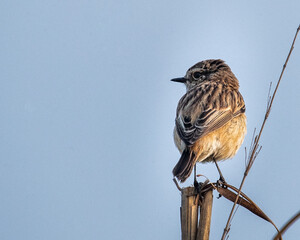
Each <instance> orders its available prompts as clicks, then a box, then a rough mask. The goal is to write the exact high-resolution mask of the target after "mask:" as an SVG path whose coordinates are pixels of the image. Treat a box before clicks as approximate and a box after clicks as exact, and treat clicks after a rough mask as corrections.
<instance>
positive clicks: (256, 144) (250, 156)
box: [221, 25, 300, 240]
mask: <svg viewBox="0 0 300 240" xmlns="http://www.w3.org/2000/svg"><path fill="white" fill-rule="evenodd" d="M299 30H300V25H299V27H298V28H297V31H296V34H295V37H294V40H293V43H292V45H291V48H290V51H289V54H288V56H287V58H286V61H285V63H284V65H283V68H282V71H281V74H280V77H279V80H278V82H277V85H276V88H275V90H274V92H273V94H272V98H271V100H270V102H269V104H268V106H267V111H266V114H265V117H264V120H263V123H262V125H261V128H260V131H259V134H258V135H257V136H256V137H255V140H254V145H253V148H250V150H251V153H250V155H249V162H248V166H247V167H246V170H245V172H244V177H243V179H242V181H241V184H240V187H239V191H238V194H237V196H236V199H235V202H234V204H233V206H232V209H231V212H230V214H229V217H228V220H227V224H226V227H225V228H224V232H223V235H222V238H221V239H222V240H224V239H225V237H226V235H227V234H228V232H229V226H230V222H231V219H232V216H233V213H234V209H235V207H236V204H237V201H238V199H239V196H240V194H241V190H242V187H243V185H244V182H245V179H246V177H247V175H248V172H249V171H250V169H251V166H252V165H253V162H254V160H255V158H256V156H257V154H258V153H259V151H260V149H259V150H258V151H256V150H257V149H258V145H259V144H258V142H259V139H260V136H261V134H262V131H263V129H264V126H265V124H266V121H267V119H268V117H269V114H270V111H271V107H272V104H273V101H274V98H275V95H276V92H277V89H278V86H279V84H280V81H281V78H282V75H283V73H284V70H285V68H286V65H287V63H288V61H289V58H290V56H291V53H292V51H293V49H294V44H295V41H296V38H297V35H298V32H299Z"/></svg>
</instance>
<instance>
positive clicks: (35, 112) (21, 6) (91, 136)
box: [0, 0, 300, 240]
mask: <svg viewBox="0 0 300 240" xmlns="http://www.w3.org/2000/svg"><path fill="white" fill-rule="evenodd" d="M299 10H300V2H299V1H298V0H291V1H269V0H266V1H256V0H254V1H251V2H248V3H246V2H244V1H226V2H225V1H219V0H216V1H199V0H198V1H169V0H167V1H143V0H142V1H133V0H132V1H120V0H118V1H96V0H94V1H93V0H91V1H76V0H75V1H74V0H73V1H56V0H54V1H33V0H29V1H5V0H4V1H1V3H0V12H1V14H0V26H1V36H0V52H1V56H0V69H1V71H0V76H1V80H0V91H1V94H0V107H1V112H2V114H1V116H2V117H1V120H0V123H1V124H0V126H1V127H0V129H1V134H0V136H1V137H0V146H1V147H0V189H1V197H0V238H1V239H3V240H8V239H30V240H32V239H72V240H75V239H88V240H93V239H110V240H117V239H145V240H147V239H180V219H179V207H180V193H179V192H178V190H177V189H176V187H175V186H174V183H173V181H172V173H171V171H172V169H173V167H174V165H175V164H176V162H177V161H178V159H179V157H180V155H179V153H178V151H177V149H176V148H175V146H174V144H173V138H172V131H173V127H174V117H175V109H176V105H177V102H178V100H179V98H180V97H181V96H182V95H183V94H184V92H185V88H184V86H182V85H180V84H175V83H172V82H170V81H169V80H170V79H171V78H174V77H181V76H183V75H184V74H185V72H186V70H187V69H188V68H189V67H190V66H192V65H193V64H194V63H196V62H198V61H201V60H204V59H210V58H221V59H224V60H225V61H226V62H227V64H228V65H229V66H230V67H231V69H232V71H233V72H234V73H235V75H236V76H237V78H238V79H239V81H240V86H241V87H240V91H241V93H242V94H243V96H244V99H245V102H246V107H247V111H246V114H247V119H248V134H247V135H246V138H245V141H244V144H243V146H242V147H241V150H240V151H239V152H238V154H237V155H236V156H235V157H234V158H233V159H232V160H228V161H226V162H222V163H221V164H220V167H221V169H222V172H223V174H224V176H225V178H226V180H227V181H228V182H229V183H230V184H232V185H235V186H238V185H239V183H240V180H241V178H242V175H243V171H244V167H245V164H244V158H245V156H244V148H245V147H247V148H248V149H249V145H250V142H251V137H252V133H253V130H254V128H255V127H256V128H259V127H260V125H261V123H262V120H263V115H264V112H265V107H266V99H267V94H268V89H269V84H270V82H271V81H272V82H273V85H275V83H276V82H277V80H278V77H279V74H280V72H281V69H282V65H283V63H284V61H285V58H286V56H287V53H288V50H289V47H290V44H291V41H292V39H293V37H294V34H295V31H296V28H297V27H298V25H299V23H300V17H299ZM299 62H300V39H298V41H297V42H296V45H295V49H294V52H293V54H292V56H291V58H290V62H289V64H288V67H287V69H286V72H285V75H284V77H283V80H282V83H281V86H280V87H279V91H278V94H277V96H276V98H275V102H274V105H273V108H272V111H271V115H270V118H269V120H268V122H267V125H266V127H265V130H264V132H263V135H262V138H261V145H262V151H261V153H260V154H259V156H258V158H257V160H256V162H255V163H254V166H253V168H252V170H251V172H250V174H249V176H248V178H247V180H246V183H245V186H244V189H243V191H244V192H245V193H246V194H247V195H248V196H249V197H251V198H252V199H253V200H254V201H255V202H256V203H257V204H258V205H259V206H260V207H261V208H262V209H263V210H264V211H265V213H266V214H267V215H268V216H269V217H270V218H271V219H272V220H273V221H274V222H275V223H276V224H277V225H278V226H279V227H280V226H282V224H283V223H284V222H286V220H287V219H289V218H290V217H291V216H292V215H293V214H295V213H296V212H297V211H299V198H300V192H299V190H298V189H299V186H298V185H299V184H298V182H299V181H300V175H299V168H300V162H299V159H298V158H299V156H298V148H299V147H300V146H299V140H298V136H299V135H300V131H299V126H298V119H299V117H300V113H299V110H300V109H299V106H300V104H299V91H300V81H299V76H300V68H299ZM198 171H199V173H201V174H204V175H205V176H207V177H208V178H209V179H210V180H211V181H215V180H216V179H217V178H218V174H217V171H216V169H215V166H214V165H213V164H205V165H199V167H198ZM191 182H192V181H191V180H189V181H187V183H186V184H184V185H183V186H188V185H190V184H191ZM216 197H217V193H215V194H214V203H213V215H212V227H211V239H220V238H221V235H222V232H223V228H224V227H225V224H226V220H227V217H228V215H229V212H230V209H231V206H232V203H230V202H228V201H227V200H225V199H224V198H221V199H217V198H216ZM298 225H299V223H296V224H295V225H294V226H292V227H291V228H290V229H289V231H288V232H287V233H286V235H285V239H295V238H296V236H299V235H300V229H299V227H298ZM274 234H275V231H274V229H273V227H272V225H271V224H269V223H267V222H265V221H264V220H261V219H259V218H257V217H256V216H254V215H253V214H251V213H250V212H248V211H246V210H245V209H243V208H239V210H238V212H237V213H236V216H235V218H234V220H233V223H232V226H231V231H230V238H229V239H241V236H243V239H253V238H255V239H270V238H271V237H272V236H273V235H274Z"/></svg>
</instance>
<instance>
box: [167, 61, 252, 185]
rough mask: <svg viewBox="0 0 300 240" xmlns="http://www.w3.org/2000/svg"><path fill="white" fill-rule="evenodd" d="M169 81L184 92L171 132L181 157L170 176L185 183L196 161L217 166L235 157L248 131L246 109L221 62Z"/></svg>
mask: <svg viewBox="0 0 300 240" xmlns="http://www.w3.org/2000/svg"><path fill="white" fill-rule="evenodd" d="M171 81H174V82H181V83H184V84H185V86H186V89H187V92H186V94H184V95H183V97H182V98H181V99H180V101H179V103H178V106H177V112H176V119H175V129H174V141H175V144H176V146H177V148H178V150H179V151H180V153H181V154H182V155H181V158H180V159H179V161H178V163H177V164H176V166H175V167H174V169H173V175H174V176H175V177H176V178H177V179H178V180H179V181H181V182H184V181H185V180H186V179H187V178H188V177H189V176H190V175H191V172H192V170H193V167H194V166H195V164H196V162H197V161H198V162H210V161H214V162H215V163H216V161H219V160H224V159H228V158H232V157H233V156H234V155H235V154H236V152H237V150H238V149H239V148H240V146H241V144H242V142H243V140H244V137H245V134H246V131H247V130H246V115H245V110H246V108H245V103H244V100H243V97H242V95H241V94H240V92H239V82H238V80H237V78H236V77H235V75H234V74H233V73H232V71H231V69H230V67H229V66H228V65H227V64H225V62H224V61H223V60H220V59H216V60H215V59H210V60H205V61H202V62H199V63H197V64H195V65H194V66H192V67H191V68H190V69H189V70H188V71H187V73H186V75H185V76H184V77H183V78H175V79H172V80H171ZM221 176H222V175H221Z"/></svg>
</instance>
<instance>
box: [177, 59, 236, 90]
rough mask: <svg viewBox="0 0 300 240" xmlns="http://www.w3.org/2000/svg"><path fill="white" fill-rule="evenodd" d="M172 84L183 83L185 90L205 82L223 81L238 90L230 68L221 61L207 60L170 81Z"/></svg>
mask: <svg viewBox="0 0 300 240" xmlns="http://www.w3.org/2000/svg"><path fill="white" fill-rule="evenodd" d="M171 81H173V82H181V83H184V84H185V86H186V88H187V90H189V89H191V88H193V87H194V86H197V85H199V84H201V83H203V82H206V81H216V82H217V81H224V82H225V83H226V84H228V85H231V86H232V87H233V88H236V89H238V88H239V83H238V80H237V79H236V77H235V76H234V74H233V73H232V72H231V69H230V67H229V66H228V65H227V64H226V63H225V62H224V61H223V60H221V59H209V60H205V61H202V62H198V63H196V64H195V65H194V66H192V67H190V68H189V69H188V70H187V72H186V74H185V76H184V77H181V78H174V79H171Z"/></svg>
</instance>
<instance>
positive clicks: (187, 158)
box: [173, 148, 196, 182]
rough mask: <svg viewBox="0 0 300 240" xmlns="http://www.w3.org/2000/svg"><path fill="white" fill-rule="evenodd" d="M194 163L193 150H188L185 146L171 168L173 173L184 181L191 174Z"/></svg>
mask: <svg viewBox="0 0 300 240" xmlns="http://www.w3.org/2000/svg"><path fill="white" fill-rule="evenodd" d="M195 163H196V159H195V154H194V152H192V151H190V149H189V148H186V149H185V150H184V151H183V153H182V155H181V157H180V159H179V161H178V163H177V164H176V166H175V167H174V169H173V175H174V176H175V177H176V178H177V179H178V180H179V181H180V182H184V181H185V180H186V179H187V178H188V177H189V176H190V175H191V173H192V171H193V167H194V165H195Z"/></svg>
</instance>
